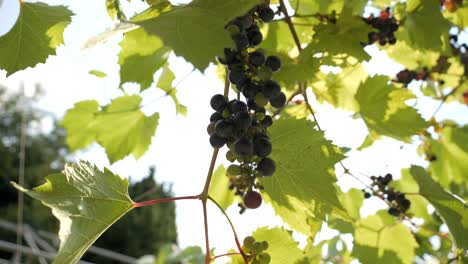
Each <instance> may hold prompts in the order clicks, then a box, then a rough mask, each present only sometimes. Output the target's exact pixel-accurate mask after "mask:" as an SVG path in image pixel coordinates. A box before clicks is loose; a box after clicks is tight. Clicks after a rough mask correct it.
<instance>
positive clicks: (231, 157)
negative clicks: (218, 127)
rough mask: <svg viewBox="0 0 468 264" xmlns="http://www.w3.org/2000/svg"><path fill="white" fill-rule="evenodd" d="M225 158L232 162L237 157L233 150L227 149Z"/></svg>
mask: <svg viewBox="0 0 468 264" xmlns="http://www.w3.org/2000/svg"><path fill="white" fill-rule="evenodd" d="M226 159H227V160H229V161H230V162H234V161H235V160H236V159H237V155H236V153H234V151H230V150H229V151H228V152H226Z"/></svg>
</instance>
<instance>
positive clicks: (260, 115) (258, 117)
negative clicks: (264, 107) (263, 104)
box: [255, 113, 265, 121]
mask: <svg viewBox="0 0 468 264" xmlns="http://www.w3.org/2000/svg"><path fill="white" fill-rule="evenodd" d="M255 118H256V119H257V120H258V121H262V120H263V119H264V118H265V114H264V113H256V114H255Z"/></svg>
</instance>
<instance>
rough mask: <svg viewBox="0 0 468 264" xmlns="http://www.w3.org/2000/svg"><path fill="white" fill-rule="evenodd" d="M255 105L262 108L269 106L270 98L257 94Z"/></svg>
mask: <svg viewBox="0 0 468 264" xmlns="http://www.w3.org/2000/svg"><path fill="white" fill-rule="evenodd" d="M255 103H256V104H257V105H258V106H260V107H264V106H265V105H267V104H268V98H266V97H265V95H263V93H257V94H256V95H255Z"/></svg>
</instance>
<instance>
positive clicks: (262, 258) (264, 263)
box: [257, 252, 271, 264]
mask: <svg viewBox="0 0 468 264" xmlns="http://www.w3.org/2000/svg"><path fill="white" fill-rule="evenodd" d="M257 260H258V262H260V264H268V263H270V261H271V257H270V255H269V254H268V253H266V252H262V253H260V254H259V255H258V256H257Z"/></svg>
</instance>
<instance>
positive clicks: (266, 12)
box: [257, 6, 275, 22]
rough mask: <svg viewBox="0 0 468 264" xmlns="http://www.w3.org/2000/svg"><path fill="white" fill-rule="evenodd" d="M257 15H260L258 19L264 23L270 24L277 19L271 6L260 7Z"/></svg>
mask: <svg viewBox="0 0 468 264" xmlns="http://www.w3.org/2000/svg"><path fill="white" fill-rule="evenodd" d="M257 13H258V17H259V18H260V19H261V20H262V21H263V22H270V21H272V20H273V18H274V17H275V11H273V9H271V8H270V7H269V6H263V7H260V8H259V9H258V11H257Z"/></svg>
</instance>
